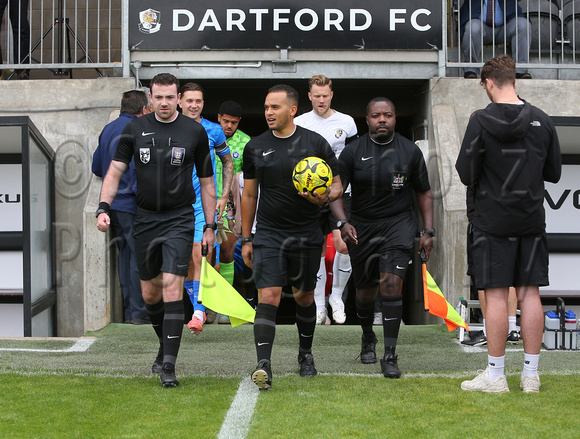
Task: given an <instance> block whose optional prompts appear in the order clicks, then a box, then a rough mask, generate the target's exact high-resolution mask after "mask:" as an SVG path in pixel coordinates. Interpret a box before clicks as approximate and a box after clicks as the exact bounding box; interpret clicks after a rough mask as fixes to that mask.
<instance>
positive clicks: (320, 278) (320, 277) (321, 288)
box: [314, 258, 326, 313]
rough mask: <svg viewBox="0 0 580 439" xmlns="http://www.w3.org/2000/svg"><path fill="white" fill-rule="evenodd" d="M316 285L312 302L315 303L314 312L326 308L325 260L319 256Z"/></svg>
mask: <svg viewBox="0 0 580 439" xmlns="http://www.w3.org/2000/svg"><path fill="white" fill-rule="evenodd" d="M316 278H317V280H316V287H314V302H315V303H316V312H317V313H319V312H321V311H324V310H325V309H326V261H325V258H320V266H319V267H318V273H317V274H316Z"/></svg>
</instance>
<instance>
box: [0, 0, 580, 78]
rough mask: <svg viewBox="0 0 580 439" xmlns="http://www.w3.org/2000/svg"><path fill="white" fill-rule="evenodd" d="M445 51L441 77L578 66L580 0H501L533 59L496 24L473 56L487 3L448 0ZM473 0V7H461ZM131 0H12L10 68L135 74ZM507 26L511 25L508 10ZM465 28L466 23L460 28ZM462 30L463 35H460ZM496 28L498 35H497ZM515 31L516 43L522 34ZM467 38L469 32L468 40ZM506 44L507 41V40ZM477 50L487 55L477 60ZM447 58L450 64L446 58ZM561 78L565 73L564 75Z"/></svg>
mask: <svg viewBox="0 0 580 439" xmlns="http://www.w3.org/2000/svg"><path fill="white" fill-rule="evenodd" d="M442 2H443V7H444V8H445V7H446V8H447V14H443V21H444V23H443V24H444V28H445V27H446V28H447V32H446V33H445V35H444V38H443V39H444V41H446V44H445V46H446V50H443V51H441V52H442V56H441V59H440V62H439V64H440V71H439V74H444V69H442V70H441V67H442V66H443V65H444V66H445V67H447V68H463V69H465V68H468V69H469V68H470V67H472V68H473V67H475V68H479V67H481V66H482V65H483V61H484V60H485V59H488V58H490V57H493V56H495V55H497V54H499V53H510V54H512V56H514V58H515V59H516V61H517V66H518V68H522V69H556V70H557V71H558V72H561V71H562V70H565V69H579V68H580V60H579V59H578V58H579V56H580V0H519V1H518V0H499V3H500V9H501V7H502V6H506V5H511V6H513V7H517V6H518V5H519V7H521V9H522V14H523V16H524V18H525V20H526V23H527V25H528V33H529V38H528V45H529V58H528V59H527V62H522V60H521V58H520V59H518V55H520V54H522V53H524V52H525V51H526V48H523V49H522V48H520V47H518V44H515V47H512V46H514V44H512V42H511V40H512V38H510V35H509V34H508V30H507V27H508V26H501V27H500V26H499V25H498V26H496V25H495V24H493V25H492V26H491V29H492V31H493V34H494V36H493V38H492V39H491V41H487V40H484V39H483V34H479V36H478V37H471V40H474V39H475V41H472V43H473V44H471V45H468V46H469V48H468V50H467V53H466V54H464V53H463V52H464V51H463V50H462V42H463V41H464V40H465V38H466V36H465V35H464V33H465V29H467V28H470V24H471V21H470V20H469V17H470V16H471V12H472V10H473V8H474V7H475V6H474V5H477V6H478V7H479V8H480V9H483V3H484V2H483V0H449V1H447V0H442ZM465 2H467V7H465V8H464V9H461V7H462V6H463V4H464V3H465ZM128 10H129V0H7V6H6V8H5V10H4V11H3V12H4V14H3V18H2V20H0V25H1V26H2V27H1V31H0V46H1V50H2V54H3V57H2V58H1V59H0V65H1V67H2V69H5V70H16V71H17V72H18V71H21V70H31V69H50V70H53V72H54V73H55V74H63V75H64V74H67V73H68V71H70V70H71V69H75V68H85V69H86V68H94V69H97V71H98V72H99V74H100V73H101V72H100V69H112V68H122V74H123V76H129V75H130V70H129V62H130V56H129V48H128V32H129V29H128V28H129V17H128V14H129V12H128ZM502 13H503V14H504V20H503V21H504V22H505V21H508V22H509V20H507V19H508V17H507V8H506V7H504V8H503V11H502ZM462 23H463V26H462ZM462 31H463V32H462ZM496 31H497V32H496ZM520 33H521V31H520V30H518V29H517V28H516V31H515V36H514V38H515V41H517V39H518V38H519V37H521V34H520ZM467 38H469V35H468V36H467ZM506 41H507V42H506ZM474 47H475V48H476V49H477V50H475V51H476V52H478V53H481V54H482V56H480V57H479V59H477V58H474V57H473V55H474ZM443 58H444V59H443ZM558 74H559V73H558Z"/></svg>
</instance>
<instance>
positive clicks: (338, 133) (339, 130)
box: [334, 128, 344, 139]
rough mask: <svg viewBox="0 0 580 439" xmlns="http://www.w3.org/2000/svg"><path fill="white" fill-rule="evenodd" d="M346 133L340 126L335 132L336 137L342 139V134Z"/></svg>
mask: <svg viewBox="0 0 580 439" xmlns="http://www.w3.org/2000/svg"><path fill="white" fill-rule="evenodd" d="M343 134H344V130H341V129H340V128H339V129H337V130H336V132H335V133H334V137H336V138H337V139H340V138H341V137H342V135H343Z"/></svg>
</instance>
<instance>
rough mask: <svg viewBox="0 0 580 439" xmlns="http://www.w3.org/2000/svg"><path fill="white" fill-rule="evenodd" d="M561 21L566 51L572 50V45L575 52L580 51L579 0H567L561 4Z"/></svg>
mask: <svg viewBox="0 0 580 439" xmlns="http://www.w3.org/2000/svg"><path fill="white" fill-rule="evenodd" d="M562 22H563V23H564V31H565V32H566V37H567V38H566V40H567V41H568V43H567V48H566V52H572V51H573V50H574V49H573V48H574V47H575V48H576V53H580V0H568V2H566V1H565V2H564V5H563V6H562Z"/></svg>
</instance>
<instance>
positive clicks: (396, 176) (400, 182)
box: [391, 172, 407, 190]
mask: <svg viewBox="0 0 580 439" xmlns="http://www.w3.org/2000/svg"><path fill="white" fill-rule="evenodd" d="M406 181H407V174H406V173H404V172H393V173H392V174H391V189H393V190H397V189H403V187H405V182H406Z"/></svg>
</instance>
